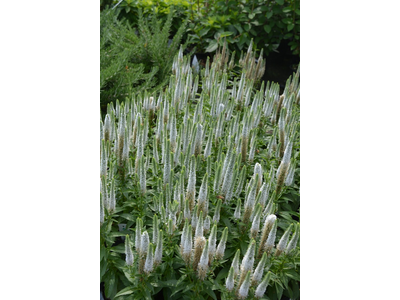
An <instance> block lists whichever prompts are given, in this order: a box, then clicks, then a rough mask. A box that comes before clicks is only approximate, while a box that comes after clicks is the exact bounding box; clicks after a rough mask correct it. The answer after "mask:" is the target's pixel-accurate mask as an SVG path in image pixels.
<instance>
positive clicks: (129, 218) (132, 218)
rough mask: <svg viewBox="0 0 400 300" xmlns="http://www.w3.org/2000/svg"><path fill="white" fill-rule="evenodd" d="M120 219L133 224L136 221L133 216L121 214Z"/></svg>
mask: <svg viewBox="0 0 400 300" xmlns="http://www.w3.org/2000/svg"><path fill="white" fill-rule="evenodd" d="M121 218H124V219H126V220H128V221H133V222H135V221H136V218H135V217H134V216H133V215H131V214H128V213H125V214H122V215H121Z"/></svg>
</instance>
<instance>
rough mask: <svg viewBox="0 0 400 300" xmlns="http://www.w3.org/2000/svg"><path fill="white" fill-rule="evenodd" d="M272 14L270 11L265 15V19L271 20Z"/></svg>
mask: <svg viewBox="0 0 400 300" xmlns="http://www.w3.org/2000/svg"><path fill="white" fill-rule="evenodd" d="M273 14H274V12H273V11H272V10H271V11H269V12H267V13H266V16H267V19H269V18H271V17H272V16H273Z"/></svg>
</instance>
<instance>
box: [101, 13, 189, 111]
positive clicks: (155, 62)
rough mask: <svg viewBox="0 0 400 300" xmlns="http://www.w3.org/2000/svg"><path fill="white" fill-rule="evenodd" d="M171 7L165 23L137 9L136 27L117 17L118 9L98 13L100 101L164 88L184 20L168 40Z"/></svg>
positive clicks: (182, 30) (104, 101)
mask: <svg viewBox="0 0 400 300" xmlns="http://www.w3.org/2000/svg"><path fill="white" fill-rule="evenodd" d="M173 13H174V10H172V9H171V10H170V12H169V14H168V15H167V19H166V21H165V22H163V23H162V21H160V20H158V19H157V15H155V14H154V15H151V16H149V17H148V18H145V17H144V16H143V14H142V12H141V10H139V11H138V24H137V27H132V26H131V25H130V24H129V23H128V22H126V20H119V19H118V11H116V10H112V9H104V10H103V11H102V12H101V15H100V102H101V104H102V105H105V104H106V103H108V102H111V101H115V100H116V99H124V98H125V97H129V96H130V95H132V93H134V92H139V91H143V90H148V91H153V90H154V91H155V90H159V89H161V88H162V87H164V86H165V85H166V84H167V82H168V80H169V74H170V73H171V65H172V60H173V58H174V56H175V54H176V53H177V52H178V47H179V45H180V42H181V39H182V36H183V32H184V30H185V22H184V23H183V24H182V26H181V27H180V28H179V29H178V30H177V32H176V33H175V35H174V36H173V38H172V40H171V41H170V34H171V24H172V20H173Z"/></svg>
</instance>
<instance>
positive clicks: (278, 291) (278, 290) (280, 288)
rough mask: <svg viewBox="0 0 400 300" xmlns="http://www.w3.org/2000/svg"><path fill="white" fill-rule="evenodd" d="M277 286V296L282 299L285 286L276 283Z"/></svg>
mask: <svg viewBox="0 0 400 300" xmlns="http://www.w3.org/2000/svg"><path fill="white" fill-rule="evenodd" d="M275 288H276V294H277V298H278V299H281V298H282V294H283V288H282V286H280V285H279V284H276V285H275Z"/></svg>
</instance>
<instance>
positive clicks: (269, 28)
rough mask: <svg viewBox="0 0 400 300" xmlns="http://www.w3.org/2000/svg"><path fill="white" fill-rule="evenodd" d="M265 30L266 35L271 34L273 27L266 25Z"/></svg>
mask: <svg viewBox="0 0 400 300" xmlns="http://www.w3.org/2000/svg"><path fill="white" fill-rule="evenodd" d="M264 30H265V32H266V33H270V32H271V26H269V25H264Z"/></svg>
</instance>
